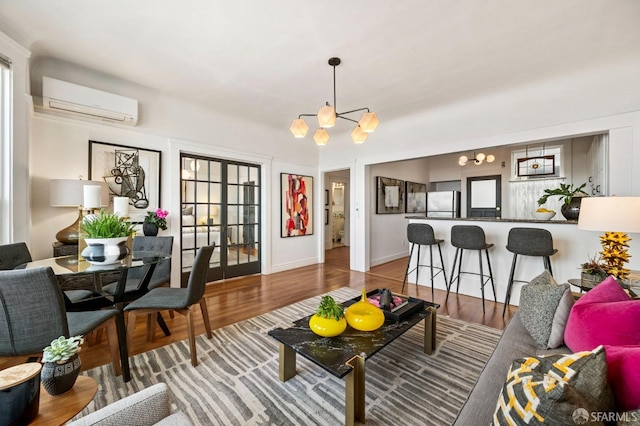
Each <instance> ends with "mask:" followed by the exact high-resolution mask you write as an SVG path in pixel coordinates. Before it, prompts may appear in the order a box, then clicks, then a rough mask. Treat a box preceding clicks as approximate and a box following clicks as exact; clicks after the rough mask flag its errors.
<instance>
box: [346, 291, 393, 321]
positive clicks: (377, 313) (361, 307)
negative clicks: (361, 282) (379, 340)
mask: <svg viewBox="0 0 640 426" xmlns="http://www.w3.org/2000/svg"><path fill="white" fill-rule="evenodd" d="M344 317H345V318H346V319H347V323H348V324H349V325H350V326H351V327H353V328H355V329H356V330H360V331H373V330H377V329H378V328H380V327H381V326H382V324H384V312H382V310H381V309H380V308H378V307H376V306H374V305H372V304H371V303H369V300H367V292H366V290H362V299H360V301H359V302H356V303H354V304H353V305H351V306H349V307H348V308H347V310H346V311H345V312H344Z"/></svg>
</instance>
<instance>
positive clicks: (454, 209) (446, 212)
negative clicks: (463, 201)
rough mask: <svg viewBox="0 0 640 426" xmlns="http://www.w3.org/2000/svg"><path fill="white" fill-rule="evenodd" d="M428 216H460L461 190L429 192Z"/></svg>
mask: <svg viewBox="0 0 640 426" xmlns="http://www.w3.org/2000/svg"><path fill="white" fill-rule="evenodd" d="M427 217H460V191H433V192H427Z"/></svg>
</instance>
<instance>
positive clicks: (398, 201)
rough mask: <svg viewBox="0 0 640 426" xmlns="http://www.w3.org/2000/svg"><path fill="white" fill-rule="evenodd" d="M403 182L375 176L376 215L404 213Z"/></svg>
mask: <svg viewBox="0 0 640 426" xmlns="http://www.w3.org/2000/svg"><path fill="white" fill-rule="evenodd" d="M404 191H405V188H404V181H403V180H399V179H393V178H387V177H382V176H376V214H397V213H404Z"/></svg>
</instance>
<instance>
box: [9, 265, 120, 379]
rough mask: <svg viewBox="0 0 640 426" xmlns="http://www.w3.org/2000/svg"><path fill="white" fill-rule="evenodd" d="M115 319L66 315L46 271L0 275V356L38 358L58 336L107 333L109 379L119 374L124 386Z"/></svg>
mask: <svg viewBox="0 0 640 426" xmlns="http://www.w3.org/2000/svg"><path fill="white" fill-rule="evenodd" d="M118 315H120V319H122V320H123V318H122V313H121V312H119V311H117V310H115V309H102V310H98V311H86V312H67V311H66V309H65V304H64V299H63V294H62V290H61V289H60V287H59V286H58V282H57V280H56V276H55V274H54V273H53V270H52V269H51V268H49V267H41V268H34V269H21V270H11V271H0V356H20V355H32V354H33V355H36V354H37V355H41V352H42V350H43V349H44V348H45V347H46V346H48V345H49V344H51V341H52V340H54V339H57V338H58V337H60V336H65V337H71V336H77V335H86V334H87V333H90V332H91V331H93V330H96V329H99V328H103V327H106V329H107V336H108V339H109V348H110V351H111V361H112V364H113V371H114V374H115V375H116V376H119V375H120V374H122V371H123V369H124V370H125V372H126V374H125V381H127V380H128V376H129V361H128V358H127V346H126V345H127V342H126V336H125V335H124V331H125V330H124V321H122V322H121V324H117V322H118ZM118 329H119V330H118ZM38 353H39V354H38Z"/></svg>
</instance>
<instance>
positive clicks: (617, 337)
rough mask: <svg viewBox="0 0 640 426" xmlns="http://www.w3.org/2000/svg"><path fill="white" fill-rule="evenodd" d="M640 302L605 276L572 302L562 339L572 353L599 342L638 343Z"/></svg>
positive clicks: (592, 346)
mask: <svg viewBox="0 0 640 426" xmlns="http://www.w3.org/2000/svg"><path fill="white" fill-rule="evenodd" d="M638 324H640V301H638V300H631V298H630V297H629V296H628V295H627V294H626V293H625V292H624V290H623V289H622V288H621V287H620V285H619V284H618V283H617V282H616V281H615V280H614V279H613V277H609V278H607V279H606V280H605V281H603V282H602V283H600V284H598V285H597V286H596V287H595V288H594V289H593V290H591V291H589V292H588V293H587V294H585V295H584V296H582V297H581V298H580V299H578V301H577V302H576V303H575V304H574V305H573V308H572V309H571V312H570V313H569V318H568V319H567V326H566V328H565V330H564V342H565V344H566V345H567V347H569V349H571V350H572V351H573V352H579V351H591V350H593V349H595V348H596V347H598V346H599V345H640V327H639V326H638Z"/></svg>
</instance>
